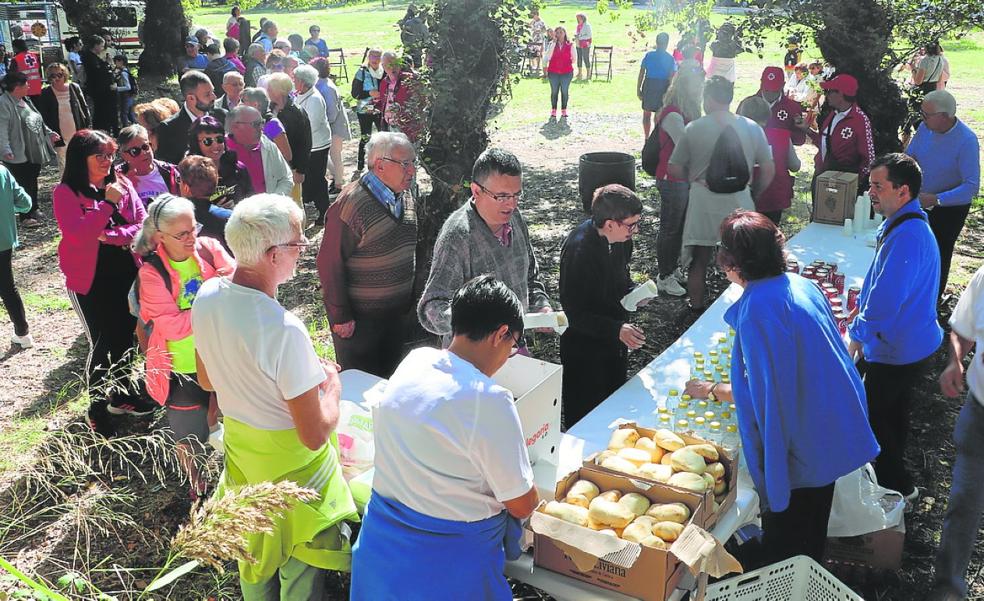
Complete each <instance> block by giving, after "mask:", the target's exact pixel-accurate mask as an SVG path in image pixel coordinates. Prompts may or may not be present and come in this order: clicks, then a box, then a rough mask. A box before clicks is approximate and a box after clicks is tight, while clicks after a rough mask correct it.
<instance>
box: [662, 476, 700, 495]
mask: <svg viewBox="0 0 984 601" xmlns="http://www.w3.org/2000/svg"><path fill="white" fill-rule="evenodd" d="M666 483H667V484H669V485H670V486H679V487H680V488H686V489H687V490H692V491H694V492H704V491H705V490H707V483H706V482H704V478H703V476H698V475H697V474H692V473H690V472H678V473H676V474H673V475H672V476H670V479H669V480H667V482H666Z"/></svg>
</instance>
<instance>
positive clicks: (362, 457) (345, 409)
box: [336, 399, 376, 480]
mask: <svg viewBox="0 0 984 601" xmlns="http://www.w3.org/2000/svg"><path fill="white" fill-rule="evenodd" d="M338 413H339V416H338V428H337V429H336V432H337V433H338V451H339V455H340V456H341V457H340V459H341V462H342V474H343V475H344V476H345V479H346V480H351V479H352V478H354V477H355V476H358V475H359V474H361V473H363V472H365V471H366V470H368V469H369V468H371V467H372V462H373V458H374V457H375V456H376V447H375V443H374V442H373V439H372V413H370V412H369V411H368V410H366V409H363V408H362V407H360V406H359V405H357V404H355V403H353V402H352V401H346V400H344V399H343V400H341V401H339V402H338Z"/></svg>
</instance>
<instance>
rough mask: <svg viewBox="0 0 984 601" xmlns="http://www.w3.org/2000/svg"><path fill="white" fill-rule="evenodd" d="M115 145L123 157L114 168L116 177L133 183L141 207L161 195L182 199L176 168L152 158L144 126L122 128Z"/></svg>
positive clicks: (152, 152) (148, 138)
mask: <svg viewBox="0 0 984 601" xmlns="http://www.w3.org/2000/svg"><path fill="white" fill-rule="evenodd" d="M116 143H117V144H119V147H120V156H121V157H123V164H121V165H120V166H118V167H117V168H116V173H117V174H118V175H121V176H123V177H125V178H127V179H128V180H130V182H131V183H133V187H134V188H136V190H137V194H138V195H140V200H141V202H143V204H144V206H147V205H148V204H150V201H152V200H153V199H154V198H155V197H156V196H157V195H158V194H161V193H163V192H170V193H171V194H174V195H175V196H181V190H180V187H179V184H180V183H181V176H180V175H179V174H178V168H177V166H175V165H172V164H171V163H167V162H165V161H160V160H157V159H156V158H154V148H153V147H152V146H151V145H150V135H149V134H148V133H147V130H146V128H144V126H142V125H128V126H126V127H124V128H123V129H121V130H120V135H118V136H117V137H116Z"/></svg>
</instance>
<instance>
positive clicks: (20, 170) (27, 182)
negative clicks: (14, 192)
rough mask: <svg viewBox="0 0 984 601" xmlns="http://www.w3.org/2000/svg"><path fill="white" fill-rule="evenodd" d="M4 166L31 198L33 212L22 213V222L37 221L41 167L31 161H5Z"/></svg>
mask: <svg viewBox="0 0 984 601" xmlns="http://www.w3.org/2000/svg"><path fill="white" fill-rule="evenodd" d="M3 164H4V166H6V167H7V169H8V170H9V171H10V174H11V175H13V176H14V179H15V180H17V183H18V184H20V185H21V188H24V191H25V192H27V195H28V196H30V197H31V210H30V211H28V212H27V213H21V216H20V220H21V221H24V220H25V219H27V218H28V217H30V218H33V219H37V217H38V210H39V209H40V207H39V206H38V175H40V174H41V165H38V164H36V163H32V162H30V161H27V162H24V163H8V162H7V161H4V162H3Z"/></svg>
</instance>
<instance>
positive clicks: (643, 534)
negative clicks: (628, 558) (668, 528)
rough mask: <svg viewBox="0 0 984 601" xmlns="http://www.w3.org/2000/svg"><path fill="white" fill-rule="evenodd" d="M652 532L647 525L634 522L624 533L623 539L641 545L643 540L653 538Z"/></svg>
mask: <svg viewBox="0 0 984 601" xmlns="http://www.w3.org/2000/svg"><path fill="white" fill-rule="evenodd" d="M652 535H653V533H652V530H651V528H650V527H649V526H647V525H646V524H639V523H636V522H632V523H631V524H629V525H628V526H626V527H625V530H623V531H622V538H624V539H625V540H627V541H632V542H634V543H641V542H642V541H643V540H645V539H647V538H649V537H650V536H652Z"/></svg>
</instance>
